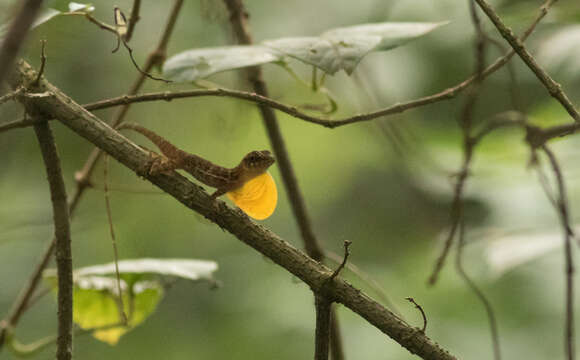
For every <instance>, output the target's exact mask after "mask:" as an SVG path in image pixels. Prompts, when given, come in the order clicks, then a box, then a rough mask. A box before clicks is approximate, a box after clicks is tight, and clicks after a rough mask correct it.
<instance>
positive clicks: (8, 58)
mask: <svg viewBox="0 0 580 360" xmlns="http://www.w3.org/2000/svg"><path fill="white" fill-rule="evenodd" d="M41 5H42V0H25V1H23V2H22V6H21V7H20V9H19V10H18V13H17V14H16V16H14V20H13V21H12V23H11V24H10V27H9V28H8V31H7V32H6V36H5V37H4V41H2V45H0V85H2V83H3V82H4V79H5V78H6V75H7V74H8V72H10V71H11V70H12V63H13V62H14V59H16V56H17V55H18V52H19V50H20V47H21V46H22V44H23V43H24V38H25V37H26V34H27V33H28V30H30V27H31V26H32V23H33V22H34V19H36V14H38V10H39V9H40V6H41Z"/></svg>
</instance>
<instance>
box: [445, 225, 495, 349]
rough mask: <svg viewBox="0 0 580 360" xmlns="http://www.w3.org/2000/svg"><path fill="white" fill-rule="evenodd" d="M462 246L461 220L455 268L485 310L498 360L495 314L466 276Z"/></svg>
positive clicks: (463, 237) (462, 227)
mask: <svg viewBox="0 0 580 360" xmlns="http://www.w3.org/2000/svg"><path fill="white" fill-rule="evenodd" d="M464 245H465V223H464V221H463V219H462V220H461V223H460V225H459V242H458V244H457V253H456V256H455V268H456V269H457V272H458V273H459V275H460V276H461V278H462V279H463V281H465V283H466V284H467V286H469V288H470V289H471V290H472V291H473V293H474V294H475V296H477V298H478V299H479V300H480V301H481V303H482V304H483V307H484V308H485V311H486V313H487V318H488V319H489V327H490V331H491V341H492V345H493V355H494V359H495V360H500V359H501V352H500V345H499V331H498V327H497V321H496V319H495V312H494V311H493V307H492V306H491V303H490V302H489V300H487V298H486V297H485V295H484V294H483V292H482V291H481V290H480V289H479V288H478V287H477V285H475V282H473V280H471V278H470V277H469V275H467V273H466V272H465V269H463V263H462V259H463V247H464Z"/></svg>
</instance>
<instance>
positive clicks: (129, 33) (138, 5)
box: [123, 0, 141, 42]
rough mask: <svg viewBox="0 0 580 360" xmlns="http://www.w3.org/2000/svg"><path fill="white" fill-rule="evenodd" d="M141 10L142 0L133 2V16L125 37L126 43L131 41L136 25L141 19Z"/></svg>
mask: <svg viewBox="0 0 580 360" xmlns="http://www.w3.org/2000/svg"><path fill="white" fill-rule="evenodd" d="M140 10H141V0H133V8H131V16H130V17H129V24H128V25H127V33H126V34H125V36H124V37H123V39H124V40H125V41H126V42H129V41H131V37H132V36H133V31H134V30H135V25H136V24H137V22H138V21H139V20H140V19H141V16H139V11H140Z"/></svg>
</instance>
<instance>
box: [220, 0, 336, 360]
mask: <svg viewBox="0 0 580 360" xmlns="http://www.w3.org/2000/svg"><path fill="white" fill-rule="evenodd" d="M224 2H225V4H226V7H227V9H228V12H229V15H230V16H229V18H230V23H231V26H232V29H233V33H234V35H235V37H236V38H237V42H238V43H239V44H242V45H251V44H252V43H253V40H252V35H251V34H250V31H249V29H248V17H249V15H248V13H247V11H246V9H245V8H244V4H243V0H224ZM244 73H245V75H246V78H247V80H248V82H249V83H250V84H251V86H252V88H253V90H254V92H256V94H258V95H262V96H264V97H268V88H267V86H266V83H265V82H264V78H263V74H262V69H261V67H260V66H253V67H249V68H246V69H245V70H244ZM259 109H260V113H261V114H262V119H263V120H264V125H265V127H266V130H267V132H268V137H269V139H270V143H271V144H272V149H273V150H274V155H275V156H276V160H277V161H278V167H279V169H280V173H281V175H282V180H283V181H284V185H285V187H286V193H287V194H288V199H289V200H290V204H291V207H292V212H293V213H294V217H295V218H296V221H297V222H298V227H299V228H300V233H301V235H302V241H303V242H304V247H305V249H306V253H307V254H308V255H310V256H311V257H312V258H313V259H314V260H316V261H322V260H323V259H324V250H323V249H322V246H321V245H320V243H319V242H318V240H317V239H316V236H315V235H314V231H313V230H312V224H311V221H310V216H309V215H308V211H307V209H306V204H305V202H304V197H303V196H302V192H301V190H300V187H299V185H298V179H297V178H296V174H295V172H294V169H293V166H292V162H291V161H290V155H289V154H288V151H287V150H286V145H285V143H284V137H283V136H282V132H281V131H280V127H279V125H278V119H277V118H276V113H275V112H274V110H273V109H272V108H271V107H268V106H263V105H260V106H259ZM315 296H319V294H318V293H316V292H315ZM323 303H324V304H326V301H318V300H317V301H316V306H318V305H319V304H323ZM331 304H332V302H331V301H329V302H328V312H329V313H328V317H329V318H330V316H332V317H334V318H335V321H333V322H332V323H331V325H332V327H331V329H330V332H331V341H332V342H333V343H334V345H333V348H337V349H338V348H340V349H342V340H341V339H340V338H339V330H338V328H337V326H338V320H337V318H336V314H335V312H334V311H331ZM325 311H326V310H325V309H320V310H319V309H317V310H316V312H317V314H318V313H324V312H325ZM331 312H332V313H333V314H331ZM318 349H319V348H318V346H317V350H318ZM326 351H328V349H326ZM323 355H324V353H322V354H321V356H323ZM341 355H343V351H339V352H338V353H334V352H333V354H332V357H333V359H334V360H342V359H341V358H340V356H341ZM327 357H328V355H327Z"/></svg>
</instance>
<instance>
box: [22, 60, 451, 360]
mask: <svg viewBox="0 0 580 360" xmlns="http://www.w3.org/2000/svg"><path fill="white" fill-rule="evenodd" d="M35 76H36V74H35V72H34V71H33V70H32V69H31V68H30V65H28V64H27V63H25V62H24V61H19V62H18V68H17V71H16V72H15V76H14V78H13V79H12V81H11V86H12V87H13V88H16V87H17V86H18V85H19V84H21V83H23V82H24V83H26V82H28V81H32V80H33V79H34V77H35ZM29 79H30V80H29ZM40 86H43V87H46V88H47V90H49V91H50V92H51V93H53V94H54V96H49V97H38V98H33V99H30V101H26V104H27V106H29V107H30V108H31V109H34V108H39V109H42V110H43V111H44V112H45V114H46V116H50V117H54V118H57V119H59V122H61V123H62V124H63V125H65V126H66V127H68V128H69V129H71V130H72V131H74V132H75V133H77V134H78V135H79V136H81V137H83V138H85V139H86V140H88V141H90V142H91V143H93V144H94V145H96V146H98V147H100V148H102V149H103V151H105V152H106V153H108V154H109V155H110V156H111V157H113V158H114V159H115V160H117V161H119V162H120V163H121V164H123V165H124V166H126V167H127V168H129V169H131V170H133V171H134V172H136V173H139V174H144V177H145V178H146V179H147V180H149V181H150V182H152V183H153V184H155V185H156V186H158V187H159V188H161V189H162V190H163V191H165V192H166V193H168V194H169V195H171V196H172V197H174V198H175V199H176V200H178V201H179V202H180V203H181V204H183V205H185V206H186V207H188V208H189V209H191V210H193V211H195V212H197V213H199V214H201V215H202V216H204V217H206V218H207V219H208V220H210V221H212V222H214V223H216V224H217V225H219V226H221V227H222V228H223V229H224V230H226V231H228V232H230V233H231V234H232V235H234V237H235V238H237V239H239V240H240V241H242V242H244V243H245V244H247V245H248V246H250V247H252V248H253V249H255V250H256V251H258V252H260V253H261V254H263V255H264V256H266V257H268V258H269V259H271V260H272V261H273V262H274V263H276V264H278V265H280V266H281V267H283V268H285V269H287V270H288V271H289V272H290V273H291V274H293V275H295V276H296V277H297V278H299V279H301V280H302V281H304V282H305V283H306V284H307V285H308V286H309V287H310V288H311V289H313V291H314V292H320V291H321V290H322V289H324V291H325V292H326V294H328V296H329V298H331V299H333V300H334V301H336V302H338V303H341V304H343V305H344V306H345V307H347V308H349V309H352V310H353V311H354V312H356V313H357V314H359V315H360V316H362V317H363V318H364V319H366V321H368V322H369V323H370V324H372V325H374V326H376V327H377V328H378V329H380V330H381V331H383V332H384V333H385V334H387V335H388V336H389V337H391V338H392V339H394V340H395V341H397V342H398V343H400V344H401V345H403V346H404V347H405V348H407V349H409V351H411V352H412V353H414V354H416V355H417V356H420V357H422V358H424V359H430V360H451V359H455V357H454V356H453V355H451V354H450V353H449V352H447V351H446V350H445V349H442V348H441V347H440V346H438V345H437V344H435V343H434V342H433V341H432V340H431V339H430V338H429V337H427V336H426V335H425V334H423V333H421V332H420V331H418V330H417V329H416V328H414V327H412V326H409V325H408V324H407V323H405V322H404V321H401V320H400V319H399V318H398V317H396V316H394V315H393V314H392V313H391V312H390V311H388V310H387V309H385V308H384V307H383V306H381V305H380V304H379V303H378V302H376V301H374V300H373V299H371V298H370V297H369V296H368V295H366V294H365V293H364V292H363V291H361V290H360V289H357V288H355V287H354V286H352V285H351V284H349V283H347V282H346V281H344V280H343V279H342V278H340V277H338V278H335V279H334V281H333V282H332V283H328V281H326V279H327V278H328V275H329V274H330V273H331V272H332V271H331V270H330V269H329V268H327V267H326V266H324V265H323V264H321V263H319V262H317V261H315V260H313V259H312V258H311V257H309V256H307V255H306V254H304V253H303V252H302V251H300V250H298V249H296V248H295V247H293V246H292V245H290V244H289V243H288V242H287V241H285V240H284V239H282V238H280V237H279V236H278V235H276V234H274V233H273V232H272V231H270V230H269V229H267V228H265V227H263V226H261V225H258V224H256V223H254V222H253V221H252V220H251V219H249V218H248V217H247V216H244V215H243V214H240V213H239V212H238V211H237V210H235V209H232V208H230V207H229V206H227V205H226V204H225V203H224V202H222V201H219V200H218V201H216V200H215V199H212V198H211V197H210V195H209V194H207V193H206V192H204V191H202V190H201V189H200V188H199V186H197V185H195V184H193V183H191V182H190V181H188V180H187V179H186V178H185V177H183V176H181V175H179V174H177V173H171V174H159V175H154V176H153V175H149V174H146V171H145V169H146V168H147V165H148V164H149V163H150V156H149V153H148V152H147V151H145V150H143V149H141V148H140V147H139V146H137V145H136V144H134V143H132V142H131V141H129V140H128V139H127V138H125V137H124V136H122V135H121V134H119V133H118V132H116V131H115V130H114V129H112V128H111V127H110V126H109V125H108V124H106V123H104V122H103V121H102V120H101V119H99V118H97V117H95V116H94V115H92V114H91V113H89V112H87V111H86V110H85V109H84V108H82V106H80V105H79V104H77V103H75V102H74V101H73V100H71V99H70V97H69V96H67V95H66V94H64V93H63V92H62V91H60V90H59V89H58V88H56V87H55V86H54V85H52V84H50V83H49V82H47V81H45V80H44V79H43V80H41V85H40ZM73 200H74V199H73Z"/></svg>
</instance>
